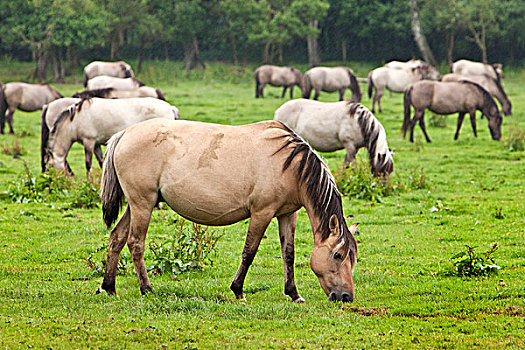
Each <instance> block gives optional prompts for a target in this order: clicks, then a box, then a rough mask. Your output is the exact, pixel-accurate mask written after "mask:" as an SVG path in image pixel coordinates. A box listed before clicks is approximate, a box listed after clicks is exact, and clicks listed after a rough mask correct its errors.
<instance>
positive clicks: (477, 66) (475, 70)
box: [452, 59, 498, 79]
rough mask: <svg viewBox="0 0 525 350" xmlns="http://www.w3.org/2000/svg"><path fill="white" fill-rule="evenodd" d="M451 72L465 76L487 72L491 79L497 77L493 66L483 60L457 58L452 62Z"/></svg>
mask: <svg viewBox="0 0 525 350" xmlns="http://www.w3.org/2000/svg"><path fill="white" fill-rule="evenodd" d="M452 73H456V74H459V75H465V76H474V75H483V74H487V75H489V76H490V77H492V78H493V79H498V74H497V73H496V70H495V69H494V67H493V66H491V65H489V64H487V63H483V62H475V61H469V60H465V59H461V60H458V61H456V62H454V63H453V64H452Z"/></svg>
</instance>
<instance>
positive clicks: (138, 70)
mask: <svg viewBox="0 0 525 350" xmlns="http://www.w3.org/2000/svg"><path fill="white" fill-rule="evenodd" d="M143 61H144V47H143V45H142V43H141V44H140V45H139V62H138V64H137V74H140V73H141V72H142V62H143Z"/></svg>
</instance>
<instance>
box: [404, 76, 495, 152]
mask: <svg viewBox="0 0 525 350" xmlns="http://www.w3.org/2000/svg"><path fill="white" fill-rule="evenodd" d="M411 106H414V118H412V121H410V107H411ZM404 107H405V117H404V120H403V127H402V131H403V136H405V135H406V132H407V129H408V127H409V125H410V142H414V127H415V126H416V124H417V123H418V122H419V126H420V127H421V130H422V131H423V134H424V135H425V138H426V140H427V142H430V138H429V137H428V135H427V131H426V128H425V120H424V117H425V109H427V108H428V109H430V110H431V111H432V112H434V113H437V114H452V113H459V115H458V126H457V130H456V134H455V135H454V140H457V139H458V136H459V129H460V128H461V124H462V123H463V118H464V117H465V114H466V113H469V115H470V122H471V124H472V130H473V132H474V136H476V137H477V130H476V110H480V111H481V112H482V113H483V114H484V115H486V116H487V118H488V120H489V130H490V134H491V136H492V139H494V140H499V139H500V138H501V122H502V118H501V113H500V112H499V110H498V106H497V105H496V102H494V99H493V98H492V97H491V96H490V94H489V93H488V92H487V91H486V90H485V89H483V88H482V87H481V86H480V85H478V84H476V83H473V82H471V81H467V80H463V81H460V82H445V83H443V82H439V81H428V80H423V81H419V82H417V83H414V84H412V85H410V87H409V88H408V89H407V90H406V91H405V96H404Z"/></svg>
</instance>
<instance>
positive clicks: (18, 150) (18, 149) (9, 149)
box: [1, 138, 26, 158]
mask: <svg viewBox="0 0 525 350" xmlns="http://www.w3.org/2000/svg"><path fill="white" fill-rule="evenodd" d="M1 149H2V153H3V154H7V155H8V156H12V157H13V158H20V157H21V156H23V155H24V154H25V153H26V151H25V150H24V148H23V147H22V146H20V142H19V141H18V138H16V139H15V140H14V141H13V143H12V144H10V143H9V142H2V144H1Z"/></svg>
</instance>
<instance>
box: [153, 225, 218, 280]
mask: <svg viewBox="0 0 525 350" xmlns="http://www.w3.org/2000/svg"><path fill="white" fill-rule="evenodd" d="M175 226H176V229H175V233H174V234H173V235H172V236H171V237H170V238H168V239H166V240H164V241H163V242H161V243H157V242H155V241H152V242H151V243H150V244H149V248H150V250H151V254H150V256H149V258H150V259H149V260H152V261H153V264H152V265H151V266H149V267H148V271H151V272H153V273H154V274H163V273H173V274H179V273H181V272H184V271H188V270H190V269H200V270H202V269H204V267H205V266H206V265H212V264H213V260H212V259H211V257H210V256H211V253H212V251H213V249H214V248H215V246H216V245H217V242H218V241H219V239H220V238H221V237H222V236H223V235H224V232H223V233H221V234H218V233H217V231H215V230H209V229H208V227H207V226H201V225H198V224H195V223H191V225H189V224H188V223H187V221H185V220H177V222H176V223H175Z"/></svg>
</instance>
